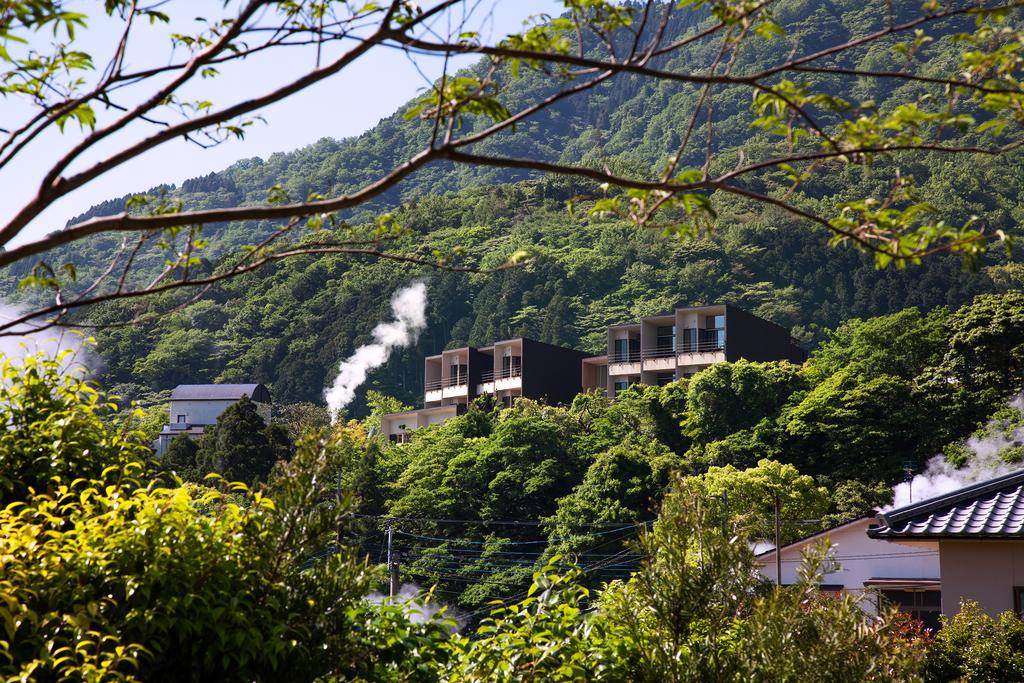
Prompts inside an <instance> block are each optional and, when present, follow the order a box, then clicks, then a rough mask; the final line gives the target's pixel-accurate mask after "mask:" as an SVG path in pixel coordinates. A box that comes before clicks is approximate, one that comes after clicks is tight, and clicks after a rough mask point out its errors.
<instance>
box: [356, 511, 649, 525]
mask: <svg viewBox="0 0 1024 683" xmlns="http://www.w3.org/2000/svg"><path fill="white" fill-rule="evenodd" d="M351 516H352V517H358V518H360V519H375V520H377V521H380V522H431V523H435V524H474V525H480V526H553V527H558V526H560V527H570V528H572V527H579V528H609V527H616V528H622V529H627V528H632V527H635V526H639V525H641V524H653V523H654V521H655V520H653V519H651V520H647V521H642V522H574V523H572V524H565V523H563V522H560V521H557V520H537V519H437V518H433V517H391V516H387V515H365V514H362V513H357V512H356V513H351Z"/></svg>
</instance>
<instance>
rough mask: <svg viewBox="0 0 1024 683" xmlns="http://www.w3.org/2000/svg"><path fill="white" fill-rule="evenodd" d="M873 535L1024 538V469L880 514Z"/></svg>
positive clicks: (881, 536) (888, 536)
mask: <svg viewBox="0 0 1024 683" xmlns="http://www.w3.org/2000/svg"><path fill="white" fill-rule="evenodd" d="M878 521H879V526H877V527H872V528H871V529H869V530H868V535H869V536H871V537H872V538H920V539H928V538H1008V537H1014V538H1020V537H1024V470H1021V471H1018V472H1013V473H1011V474H1007V475H1004V476H1002V477H997V478H995V479H990V480H988V481H983V482H980V483H978V484H974V485H972V486H968V487H966V488H962V489H959V490H958V491H953V492H951V493H947V494H944V495H941V496H937V497H935V498H931V499H929V500H925V501H921V502H919V503H912V504H911V505H907V506H906V507H902V508H899V509H896V510H892V511H890V512H886V513H884V514H880V515H878Z"/></svg>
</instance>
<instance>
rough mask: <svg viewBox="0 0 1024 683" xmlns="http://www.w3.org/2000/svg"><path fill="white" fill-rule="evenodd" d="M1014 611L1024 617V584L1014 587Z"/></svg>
mask: <svg viewBox="0 0 1024 683" xmlns="http://www.w3.org/2000/svg"><path fill="white" fill-rule="evenodd" d="M1013 611H1014V612H1016V613H1017V616H1018V617H1020V618H1022V619H1024V586H1014V587H1013Z"/></svg>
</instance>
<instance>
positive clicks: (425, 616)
mask: <svg viewBox="0 0 1024 683" xmlns="http://www.w3.org/2000/svg"><path fill="white" fill-rule="evenodd" d="M365 599H366V600H367V601H368V602H371V603H373V604H374V605H382V604H385V603H391V604H396V605H401V606H402V609H403V610H404V611H405V615H406V617H408V619H409V621H411V622H412V623H414V624H425V623H427V622H429V621H434V620H435V619H440V618H442V617H444V618H448V619H454V620H455V624H456V628H457V629H461V628H462V627H463V626H465V624H466V621H467V617H466V616H465V615H464V614H463V613H462V612H460V611H459V610H456V609H452V608H451V607H450V606H448V605H444V604H440V603H437V602H431V601H429V600H427V594H425V593H424V592H423V589H421V588H420V587H419V586H417V585H416V584H414V583H403V584H402V586H401V588H399V590H398V595H396V596H395V597H394V598H390V597H388V596H386V595H384V594H383V593H377V592H373V593H370V594H369V595H367V596H366V598H365ZM442 610H444V611H443V613H442Z"/></svg>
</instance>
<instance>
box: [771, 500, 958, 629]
mask: <svg viewBox="0 0 1024 683" xmlns="http://www.w3.org/2000/svg"><path fill="white" fill-rule="evenodd" d="M872 524H874V517H861V518H859V519H854V520H850V521H848V522H844V523H842V524H840V525H838V526H835V527H833V528H831V529H827V530H825V531H821V532H818V533H815V534H812V535H810V536H807V537H806V538H802V539H799V540H797V541H794V542H793V543H790V544H788V545H784V546H782V550H781V552H780V553H779V555H780V560H781V562H780V564H781V574H782V585H784V586H787V585H791V584H794V583H796V581H797V575H798V571H799V569H800V567H801V565H802V564H803V560H804V553H805V552H806V551H807V550H808V549H809V548H811V547H813V546H814V545H816V544H818V543H821V542H823V541H824V542H827V543H828V544H829V546H830V547H831V551H830V553H829V556H828V559H827V560H826V563H825V566H823V567H821V568H820V570H821V572H822V577H821V590H823V591H829V592H834V593H839V592H841V593H848V594H850V595H853V596H855V597H856V598H857V599H858V601H859V602H860V605H861V607H862V608H863V609H864V610H865V611H866V612H868V613H872V614H874V613H877V610H878V608H879V607H880V606H881V605H882V604H884V603H888V604H894V605H896V606H897V607H899V608H900V610H901V611H904V612H907V613H908V614H910V615H912V616H914V617H916V618H918V619H920V620H921V621H923V622H924V623H925V625H926V626H929V627H930V628H936V629H937V628H938V627H939V610H940V601H941V595H942V593H941V591H942V582H941V581H940V579H939V577H940V576H941V574H940V572H939V551H938V549H936V548H929V547H913V546H906V545H901V544H898V543H888V542H886V541H883V540H878V539H874V538H871V537H869V536H868V535H867V533H866V532H867V530H868V528H869V527H871V525H872ZM775 559H776V556H775V550H774V549H770V550H765V551H763V552H760V553H758V554H757V565H758V570H759V571H760V572H761V574H762V575H763V576H764V577H765V578H766V579H768V580H769V581H772V582H773V583H774V582H776V581H777V580H778V576H777V574H778V570H779V569H780V567H779V566H778V565H777V564H776V561H775Z"/></svg>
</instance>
